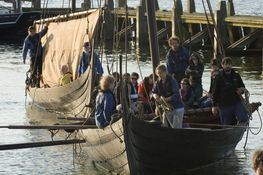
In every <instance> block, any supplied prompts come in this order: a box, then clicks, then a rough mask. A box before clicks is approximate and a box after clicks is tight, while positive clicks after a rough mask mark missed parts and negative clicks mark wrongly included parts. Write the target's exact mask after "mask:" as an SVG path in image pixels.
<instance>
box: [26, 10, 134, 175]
mask: <svg viewBox="0 0 263 175" xmlns="http://www.w3.org/2000/svg"><path fill="white" fill-rule="evenodd" d="M102 13H103V12H102V10H101V9H97V10H89V11H85V12H77V13H73V14H69V15H62V16H57V17H53V18H48V19H45V20H40V21H37V22H36V25H37V27H36V28H38V29H39V30H40V29H41V27H40V26H41V25H42V24H43V23H45V22H48V23H49V29H48V33H47V34H46V36H45V37H43V38H42V43H43V46H44V53H43V74H42V76H43V80H42V82H41V83H40V87H33V86H31V85H30V84H28V85H27V87H26V90H27V93H28V94H29V95H30V97H31V98H32V103H33V105H36V106H38V107H40V108H42V109H45V110H47V111H51V112H55V113H59V114H62V115H63V116H64V117H72V118H73V117H74V118H75V119H76V120H78V121H82V123H81V124H80V125H85V126H90V127H88V128H86V129H82V130H79V132H78V137H79V138H82V139H85V144H83V145H82V151H85V154H86V155H87V157H88V158H89V160H91V162H92V164H93V165H94V167H96V168H98V167H99V168H102V169H103V170H104V171H105V170H107V171H108V172H116V173H123V172H126V173H128V172H129V169H128V162H127V157H126V152H125V144H124V143H123V142H122V139H123V129H122V120H121V119H119V120H117V121H116V122H115V123H113V124H111V125H110V126H108V127H106V128H105V129H98V128H97V127H96V125H95V122H94V121H95V120H94V116H91V115H90V114H92V111H94V108H95V105H94V104H91V103H92V97H91V96H92V93H93V90H94V85H95V84H94V81H95V80H94V79H95V78H94V77H95V72H94V69H95V68H93V67H94V63H93V59H91V61H90V65H89V67H88V69H87V70H86V72H85V73H84V74H82V75H81V76H80V77H78V75H77V74H78V65H79V62H80V55H81V53H82V49H83V43H84V42H86V41H89V42H90V43H92V40H93V39H94V37H95V34H96V31H97V30H98V27H99V25H98V24H99V22H101V21H100V20H101V16H102ZM92 58H93V57H92ZM62 65H68V67H69V69H70V71H71V72H72V74H73V79H74V80H73V82H71V83H69V84H66V85H64V86H60V85H59V79H60V76H61V73H60V72H61V66H62ZM93 102H94V101H93ZM34 120H35V121H37V120H38V121H40V124H42V125H45V124H46V123H47V120H48V119H46V121H45V118H38V119H37V117H36V116H34ZM49 121H50V119H49ZM55 121H57V117H54V123H55ZM80 125H78V126H80ZM89 128H90V129H89Z"/></svg>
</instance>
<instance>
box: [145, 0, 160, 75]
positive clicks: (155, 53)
mask: <svg viewBox="0 0 263 175" xmlns="http://www.w3.org/2000/svg"><path fill="white" fill-rule="evenodd" d="M151 1H152V0H146V11H147V23H148V31H149V36H148V37H149V44H150V52H151V58H152V68H153V73H154V72H155V68H156V67H157V66H158V65H159V64H160V60H159V58H160V54H159V44H158V38H157V24H156V17H155V4H153V3H151Z"/></svg>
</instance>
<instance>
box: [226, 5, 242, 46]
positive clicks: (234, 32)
mask: <svg viewBox="0 0 263 175" xmlns="http://www.w3.org/2000/svg"><path fill="white" fill-rule="evenodd" d="M226 14H227V17H228V16H234V15H235V9H234V3H233V0H227V12H226ZM227 31H228V38H229V42H230V43H231V44H233V43H234V42H235V41H237V40H239V39H240V38H241V34H242V33H241V28H240V27H231V26H228V25H227Z"/></svg>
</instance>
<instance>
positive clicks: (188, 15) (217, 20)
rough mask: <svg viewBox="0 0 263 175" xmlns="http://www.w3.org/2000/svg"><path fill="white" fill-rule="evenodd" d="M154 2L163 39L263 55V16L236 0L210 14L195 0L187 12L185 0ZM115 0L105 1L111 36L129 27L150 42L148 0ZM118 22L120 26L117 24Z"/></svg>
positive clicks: (138, 39)
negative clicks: (246, 11) (167, 4)
mask: <svg viewBox="0 0 263 175" xmlns="http://www.w3.org/2000/svg"><path fill="white" fill-rule="evenodd" d="M154 2H155V10H156V11H155V14H156V21H157V31H158V32H157V34H158V38H159V39H164V40H167V39H168V37H169V36H172V35H177V36H179V37H180V38H181V40H182V41H184V42H183V44H184V45H185V46H188V47H193V48H194V47H197V48H198V47H200V48H202V47H211V46H215V47H216V48H218V44H221V45H222V47H223V48H222V49H223V50H224V51H226V52H227V53H240V52H243V53H249V54H251V53H255V54H262V48H263V44H262V43H263V16H251V15H236V14H235V9H234V3H233V0H220V1H219V2H218V7H217V9H215V10H212V11H211V9H210V11H209V10H208V9H204V11H205V12H206V13H200V12H196V8H195V0H187V8H186V10H185V11H184V9H183V6H182V1H181V0H171V6H172V9H171V10H169V11H164V10H159V4H158V0H155V1H154ZM159 2H160V1H159ZM72 3H74V1H72ZM113 3H114V1H113V0H105V6H106V8H105V9H106V12H105V17H104V18H105V22H106V24H105V26H106V29H107V31H106V33H107V34H106V36H108V37H107V39H113V38H112V36H114V35H113V34H114V32H115V31H118V32H117V34H119V35H121V34H123V33H124V30H126V31H127V30H128V31H132V32H131V33H134V34H135V36H134V37H135V38H136V45H137V46H138V47H140V46H141V45H142V44H145V43H148V39H146V38H147V35H148V29H147V25H146V24H147V21H146V20H147V13H146V7H145V0H140V4H139V5H138V6H137V7H136V8H129V7H126V4H127V3H126V0H118V1H117V5H116V4H115V6H114V4H113ZM36 6H37V5H36ZM81 7H82V8H81V9H76V8H75V5H73V4H72V8H71V9H48V10H46V11H47V12H48V13H49V15H56V13H59V14H61V13H63V12H64V13H65V12H69V11H71V12H72V11H79V10H83V9H88V8H90V0H84V2H83V3H82V6H81ZM204 8H205V6H204ZM31 10H32V9H31ZM33 10H34V9H33ZM35 10H36V9H35ZM115 20H117V21H118V22H115ZM125 20H128V21H127V25H125V26H126V29H125V27H124V25H123V22H124V21H125ZM116 24H117V25H118V26H117V27H116V26H114V25H116ZM110 37H111V38H110ZM219 41H220V42H219Z"/></svg>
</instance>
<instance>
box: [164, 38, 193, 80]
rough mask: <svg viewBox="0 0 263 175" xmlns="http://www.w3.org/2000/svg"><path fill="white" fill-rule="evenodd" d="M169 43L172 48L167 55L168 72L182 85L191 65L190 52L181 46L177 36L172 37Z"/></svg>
mask: <svg viewBox="0 0 263 175" xmlns="http://www.w3.org/2000/svg"><path fill="white" fill-rule="evenodd" d="M168 43H169V46H170V47H171V48H170V49H169V51H168V53H167V54H166V66H167V71H168V73H169V74H170V75H172V76H173V77H174V78H175V79H176V80H177V82H179V83H180V82H181V80H182V79H183V78H185V70H186V69H187V67H188V65H189V57H190V55H189V51H188V49H187V48H185V47H183V46H181V44H180V38H179V37H177V36H172V37H170V38H169V40H168Z"/></svg>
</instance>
